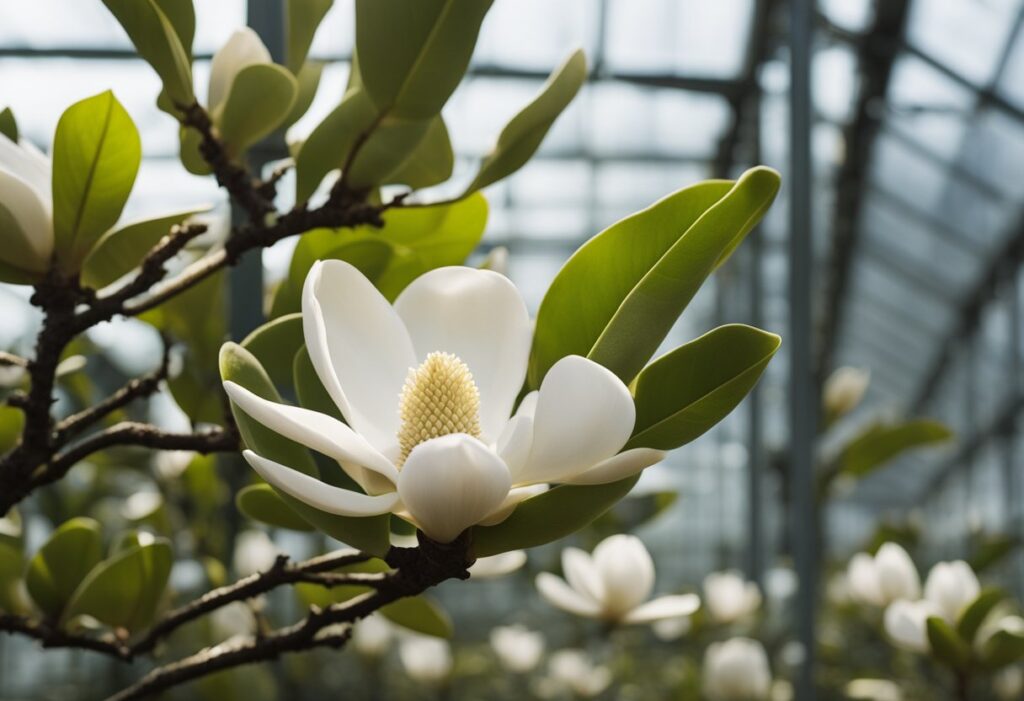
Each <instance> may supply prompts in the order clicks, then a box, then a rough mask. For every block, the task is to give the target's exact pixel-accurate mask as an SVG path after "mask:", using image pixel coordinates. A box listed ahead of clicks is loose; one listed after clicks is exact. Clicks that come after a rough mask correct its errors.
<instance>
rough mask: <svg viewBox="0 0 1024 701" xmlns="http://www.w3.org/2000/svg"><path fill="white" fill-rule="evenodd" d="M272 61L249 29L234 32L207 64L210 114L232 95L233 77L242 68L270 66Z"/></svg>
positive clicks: (258, 38)
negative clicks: (256, 65)
mask: <svg viewBox="0 0 1024 701" xmlns="http://www.w3.org/2000/svg"><path fill="white" fill-rule="evenodd" d="M273 60H274V59H273V58H271V56H270V51H269V50H268V49H267V47H266V46H265V45H264V44H263V41H262V40H261V39H260V37H259V34H257V33H256V32H254V31H253V30H252V29H250V28H249V27H243V28H241V29H238V30H235V33H234V34H232V35H231V37H230V38H229V39H228V40H227V42H226V43H225V44H224V46H222V47H221V48H220V50H219V51H217V53H216V54H214V56H213V60H212V61H211V62H210V88H209V92H208V93H207V97H206V107H207V109H208V110H209V111H210V112H211V113H212V112H215V111H216V110H217V109H218V108H219V107H221V106H222V105H223V104H224V101H225V100H226V99H227V97H228V94H229V93H230V92H231V84H232V83H234V82H235V76H237V75H238V73H239V71H241V70H242V69H243V68H245V67H247V66H251V65H253V64H256V63H273Z"/></svg>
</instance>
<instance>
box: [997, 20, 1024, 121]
mask: <svg viewBox="0 0 1024 701" xmlns="http://www.w3.org/2000/svg"><path fill="white" fill-rule="evenodd" d="M999 91H1000V92H1001V93H1002V94H1003V95H1005V96H1006V97H1007V99H1009V100H1010V101H1011V102H1013V103H1014V104H1016V105H1017V106H1018V107H1024V32H1021V31H1018V32H1017V38H1016V39H1015V41H1014V43H1013V49H1012V50H1011V52H1010V55H1009V56H1008V57H1007V61H1006V67H1005V68H1004V69H1003V75H1002V78H1001V79H1000V81H999Z"/></svg>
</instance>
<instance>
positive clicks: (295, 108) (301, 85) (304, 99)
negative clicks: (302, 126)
mask: <svg viewBox="0 0 1024 701" xmlns="http://www.w3.org/2000/svg"><path fill="white" fill-rule="evenodd" d="M326 65H327V64H326V63H324V62H323V61H307V62H306V63H305V64H304V65H303V66H302V69H301V70H300V71H299V72H298V73H297V74H296V76H295V80H296V82H297V86H298V87H297V89H296V92H295V102H293V103H292V109H291V112H289V113H288V116H287V117H285V119H284V122H283V123H282V124H281V127H282V128H283V129H286V128H288V127H290V126H291V125H293V124H295V122H297V121H299V120H300V119H301V118H302V115H304V114H306V112H308V111H309V108H310V105H312V104H313V100H314V99H315V98H316V91H317V89H318V88H319V87H320V77H321V76H322V75H323V72H324V66H326Z"/></svg>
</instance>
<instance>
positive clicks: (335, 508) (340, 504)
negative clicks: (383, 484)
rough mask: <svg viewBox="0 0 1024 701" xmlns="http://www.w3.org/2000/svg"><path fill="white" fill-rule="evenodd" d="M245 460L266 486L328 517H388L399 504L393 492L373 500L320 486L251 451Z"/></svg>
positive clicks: (245, 456)
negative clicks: (328, 515) (382, 515)
mask: <svg viewBox="0 0 1024 701" xmlns="http://www.w3.org/2000/svg"><path fill="white" fill-rule="evenodd" d="M242 456H243V457H244V458H245V461H246V462H247V463H249V465H250V466H252V469H254V470H256V472H258V473H259V475H260V477H262V478H263V479H265V480H266V481H267V482H269V483H270V484H272V485H273V486H275V487H277V488H278V489H280V490H281V491H282V492H285V493H286V494H289V495H291V496H293V497H295V498H296V499H298V500H299V501H302V502H304V503H306V504H309V505H310V506H312V507H313V508H315V509H319V510H320V511H326V512H327V513H329V514H337V515H338V516H357V517H362V516H377V515H380V514H386V513H389V512H390V511H391V509H393V508H394V507H395V505H396V504H398V495H397V494H396V493H394V492H391V493H390V494H381V495H379V496H373V497H371V496H368V495H366V494H359V493H357V492H352V491H349V490H347V489H341V488H340V487H334V486H332V485H329V484H327V483H326V482H321V481H320V480H318V479H316V478H315V477H310V476H309V475H306V474H303V473H301V472H299V471H298V470H293V469H292V468H290V467H285V466H284V465H282V464H280V463H276V462H274V461H273V460H267V459H266V458H264V457H261V456H259V455H257V454H256V453H254V452H252V451H251V450H245V451H242Z"/></svg>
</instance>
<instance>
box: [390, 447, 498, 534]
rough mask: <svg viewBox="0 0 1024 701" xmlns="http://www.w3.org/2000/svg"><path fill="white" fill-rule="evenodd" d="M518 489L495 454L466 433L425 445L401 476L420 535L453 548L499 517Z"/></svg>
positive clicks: (404, 496) (402, 493)
mask: <svg viewBox="0 0 1024 701" xmlns="http://www.w3.org/2000/svg"><path fill="white" fill-rule="evenodd" d="M511 487H512V479H511V477H510V476H509V474H508V468H507V467H505V463H503V462H502V461H501V458H499V457H498V456H497V454H496V453H494V451H492V450H491V449H490V448H488V447H487V446H486V445H484V444H483V443H481V442H480V441H479V440H478V439H476V438H474V437H472V436H469V435H466V434H465V433H453V434H451V435H447V436H441V437H440V438H432V439H431V440H429V441H424V442H423V443H420V444H419V445H418V446H416V447H415V448H413V449H412V452H411V453H409V457H408V459H406V461H405V464H404V465H403V466H402V471H401V473H400V474H399V476H398V493H399V495H400V496H401V498H402V503H403V504H405V508H406V509H408V511H409V513H410V514H411V515H412V517H413V519H415V521H416V523H418V524H419V526H420V530H422V531H423V532H424V533H426V534H427V536H429V537H430V538H432V539H433V540H436V541H438V542H439V543H450V542H451V541H453V540H455V539H456V538H457V537H458V536H459V534H460V533H462V532H463V531H464V530H466V529H467V528H469V527H470V526H473V525H476V524H477V523H480V521H482V520H483V519H485V518H486V517H487V516H488V515H490V514H491V513H493V512H494V511H495V510H496V509H497V508H498V507H499V506H501V504H502V502H504V500H505V498H506V497H507V496H508V492H509V489H510V488H511Z"/></svg>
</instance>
